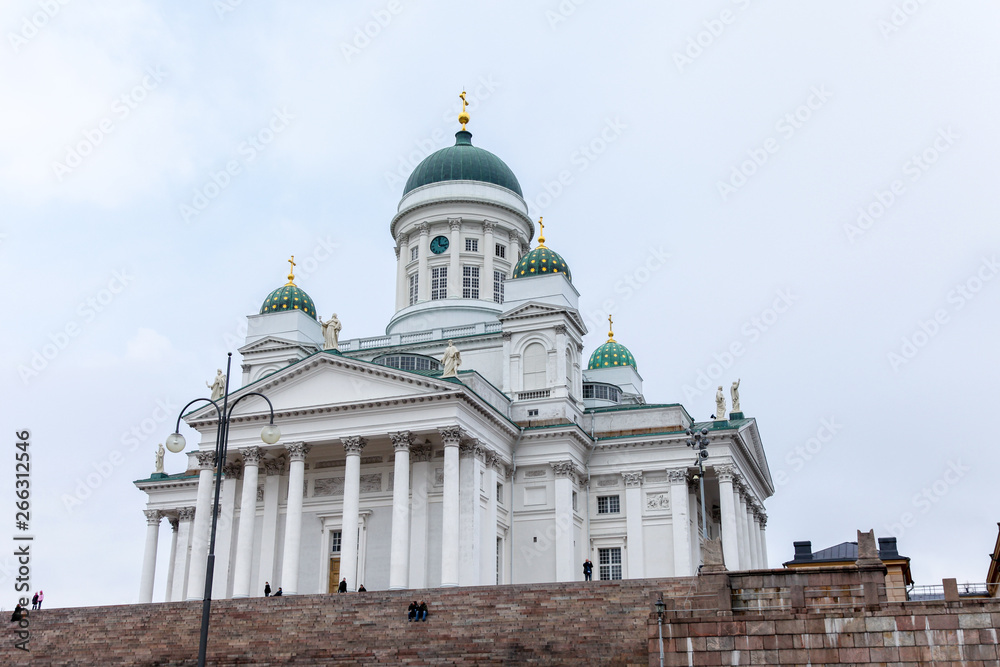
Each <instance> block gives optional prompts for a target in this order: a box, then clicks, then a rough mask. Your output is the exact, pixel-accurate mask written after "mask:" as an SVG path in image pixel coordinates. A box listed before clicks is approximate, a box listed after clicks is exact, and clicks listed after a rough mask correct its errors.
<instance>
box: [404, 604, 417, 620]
mask: <svg viewBox="0 0 1000 667" xmlns="http://www.w3.org/2000/svg"><path fill="white" fill-rule="evenodd" d="M416 619H417V601H416V600H414V601H413V602H411V603H410V606H409V607H407V608H406V620H407V621H408V622H409V621H415V620H416Z"/></svg>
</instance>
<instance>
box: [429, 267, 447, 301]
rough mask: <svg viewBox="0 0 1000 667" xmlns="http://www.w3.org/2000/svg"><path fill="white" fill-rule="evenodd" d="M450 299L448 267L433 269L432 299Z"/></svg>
mask: <svg viewBox="0 0 1000 667" xmlns="http://www.w3.org/2000/svg"><path fill="white" fill-rule="evenodd" d="M447 298H448V267H447V266H439V267H438V268H436V269H431V299H447Z"/></svg>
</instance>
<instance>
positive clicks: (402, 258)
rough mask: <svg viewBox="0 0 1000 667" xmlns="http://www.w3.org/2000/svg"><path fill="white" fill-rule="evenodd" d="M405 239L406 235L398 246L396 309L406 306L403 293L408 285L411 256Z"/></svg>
mask: <svg viewBox="0 0 1000 667" xmlns="http://www.w3.org/2000/svg"><path fill="white" fill-rule="evenodd" d="M405 239H406V236H405V235H404V236H403V237H402V238H400V239H399V244H398V245H397V246H396V310H400V309H401V308H404V307H405V306H406V299H405V297H404V296H403V295H404V294H405V293H406V289H405V287H404V285H406V263H407V262H408V261H409V260H410V256H409V254H408V253H407V252H406V241H405Z"/></svg>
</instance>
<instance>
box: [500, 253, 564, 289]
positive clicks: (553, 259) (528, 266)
mask: <svg viewBox="0 0 1000 667" xmlns="http://www.w3.org/2000/svg"><path fill="white" fill-rule="evenodd" d="M550 273H565V274H566V277H567V278H568V279H569V281H570V282H573V273H572V272H571V271H570V270H569V266H568V265H567V264H566V260H564V259H563V258H562V256H560V255H559V253H557V252H555V251H554V250H551V249H549V248H546V247H545V246H543V245H540V246H538V247H537V248H535V249H534V250H532V251H531V252H529V253H528V254H526V255H525V256H524V257H522V258H521V260H520V261H519V262H518V263H517V265H516V266H515V267H514V271H513V272H512V273H511V276H510V277H511V279H512V280H513V279H514V278H528V277H530V276H542V275H548V274H550Z"/></svg>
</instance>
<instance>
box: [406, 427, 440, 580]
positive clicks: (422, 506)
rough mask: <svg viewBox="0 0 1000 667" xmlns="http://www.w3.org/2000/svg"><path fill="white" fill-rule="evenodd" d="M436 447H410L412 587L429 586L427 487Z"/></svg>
mask: <svg viewBox="0 0 1000 667" xmlns="http://www.w3.org/2000/svg"><path fill="white" fill-rule="evenodd" d="M433 453H434V449H433V448H432V447H431V446H430V445H414V446H412V447H411V448H410V455H411V456H412V458H413V493H412V495H411V498H412V501H411V502H412V510H411V515H410V578H409V586H410V588H427V548H428V544H427V528H428V525H429V520H428V519H429V517H428V508H427V489H428V486H429V484H430V472H431V457H432V456H433Z"/></svg>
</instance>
